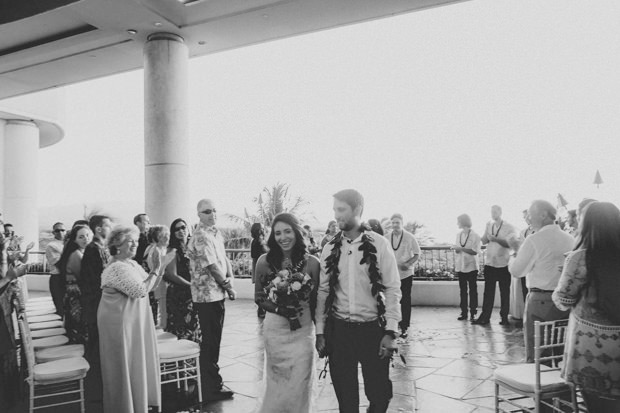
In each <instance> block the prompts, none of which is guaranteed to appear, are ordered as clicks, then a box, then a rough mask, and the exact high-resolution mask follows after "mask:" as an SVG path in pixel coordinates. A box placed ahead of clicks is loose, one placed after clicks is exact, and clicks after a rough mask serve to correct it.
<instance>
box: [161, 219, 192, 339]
mask: <svg viewBox="0 0 620 413" xmlns="http://www.w3.org/2000/svg"><path fill="white" fill-rule="evenodd" d="M170 234H171V235H170V242H169V244H168V252H170V251H173V250H175V251H176V257H175V259H174V260H172V262H171V263H170V264H169V265H168V266H167V267H166V271H165V272H164V280H166V281H167V282H168V283H169V285H168V292H167V294H166V305H167V307H168V322H167V323H166V331H168V332H170V333H172V334H175V335H176V336H177V337H178V338H180V339H185V340H191V341H195V342H196V343H200V340H201V332H200V325H199V324H198V312H197V311H196V310H195V309H194V304H193V303H192V291H191V289H190V286H191V282H190V280H191V276H190V273H189V257H188V256H187V239H188V234H189V231H188V227H187V223H186V222H185V221H184V220H182V219H181V218H177V219H175V220H174V221H173V222H172V225H170Z"/></svg>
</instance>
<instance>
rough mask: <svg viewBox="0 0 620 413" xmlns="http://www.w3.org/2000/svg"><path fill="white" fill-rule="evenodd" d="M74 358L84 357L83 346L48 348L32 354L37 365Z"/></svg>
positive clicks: (70, 345) (67, 345)
mask: <svg viewBox="0 0 620 413" xmlns="http://www.w3.org/2000/svg"><path fill="white" fill-rule="evenodd" d="M74 357H84V345H83V344H66V345H64V346H58V347H48V348H44V349H41V350H39V351H35V352H34V358H35V361H36V362H37V363H47V362H48V361H55V360H61V359H69V358H74Z"/></svg>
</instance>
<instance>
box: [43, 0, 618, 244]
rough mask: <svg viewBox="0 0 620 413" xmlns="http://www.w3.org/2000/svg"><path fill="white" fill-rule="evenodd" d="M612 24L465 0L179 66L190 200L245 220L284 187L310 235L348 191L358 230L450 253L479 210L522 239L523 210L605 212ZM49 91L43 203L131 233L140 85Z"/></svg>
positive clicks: (140, 190)
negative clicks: (185, 83)
mask: <svg viewBox="0 0 620 413" xmlns="http://www.w3.org/2000/svg"><path fill="white" fill-rule="evenodd" d="M619 15H620V2H617V1H611V0H599V1H596V2H587V1H581V0H579V1H577V0H545V1H537V0H521V1H514V0H473V1H466V2H463V3H459V4H455V5H451V6H447V7H438V8H434V9H429V10H424V11H420V12H415V13H409V14H405V15H399V16H395V17H391V18H385V19H380V20H376V21H372V22H367V23H362V24H355V25H351V26H345V27H340V28H336V29H332V30H327V31H321V32H318V33H312V34H308V35H303V36H297V37H293V38H288V39H282V40H278V41H273V42H269V43H264V44H259V45H254V46H249V47H245V48H242V49H236V50H231V51H227V52H222V53H218V54H214V55H209V56H204V57H200V58H194V59H191V60H190V65H189V84H190V92H189V102H190V116H189V133H190V140H191V158H190V168H191V172H190V175H191V178H190V179H191V182H190V188H191V199H192V203H194V200H195V201H197V200H198V199H200V198H203V197H210V198H213V199H215V200H216V202H217V204H218V209H219V210H220V211H223V212H225V213H230V214H235V215H242V214H243V211H244V208H247V209H248V211H249V212H250V213H252V212H253V211H254V209H255V206H254V203H253V201H252V200H253V199H254V198H255V197H256V196H258V194H259V193H260V192H261V190H262V189H263V188H264V187H266V186H272V185H274V184H276V183H277V182H285V183H289V184H290V190H291V192H292V193H293V194H295V195H300V196H302V197H304V198H305V199H306V200H307V201H308V202H309V204H308V206H307V208H306V209H307V212H308V214H307V219H308V220H309V222H310V223H311V224H312V225H313V226H314V227H315V228H316V229H320V230H323V229H324V228H323V227H324V226H326V224H327V222H328V221H329V220H330V219H331V218H332V215H333V214H332V202H333V201H332V195H333V194H334V193H335V192H336V191H338V190H340V189H343V188H355V189H358V190H359V191H360V192H361V193H362V194H363V195H364V197H365V202H366V206H365V211H364V216H363V218H365V219H368V218H379V219H380V218H383V217H389V216H390V215H391V214H393V213H395V212H400V213H402V214H403V215H404V217H405V221H413V220H415V221H418V222H420V223H423V224H424V225H425V226H426V228H427V230H428V231H429V232H430V233H431V234H432V235H433V236H434V237H435V238H436V239H437V240H438V241H448V242H454V237H455V234H456V233H457V232H458V228H457V226H456V217H457V216H458V215H460V214H462V213H468V214H469V215H470V216H471V217H472V220H473V229H474V230H476V231H477V232H479V233H482V232H483V230H484V226H485V223H486V222H487V221H488V220H489V219H490V206H491V205H493V204H498V205H500V206H502V207H503V209H504V218H505V219H506V221H508V222H510V223H512V224H514V225H516V226H517V227H522V226H523V222H522V216H521V211H522V210H523V209H525V208H527V207H528V206H529V204H530V203H531V201H532V200H534V199H546V200H549V201H551V202H552V203H554V204H555V203H556V196H557V194H558V193H562V194H563V195H564V197H565V198H566V199H567V200H568V201H569V208H574V207H575V206H576V204H577V203H578V202H579V201H580V200H581V199H582V198H584V197H594V198H597V199H601V200H610V201H613V202H616V203H617V201H618V200H620V186H618V185H617V184H616V183H617V182H619V181H620V167H619V166H618V165H619V164H620V163H619V162H618V160H617V158H618V156H619V155H620V140H619V139H618V138H617V137H618V134H619V132H620V116H618V114H619V113H620V26H619V25H618V22H617V18H618V16H619ZM64 89H65V95H66V105H67V107H66V113H67V121H66V123H65V124H63V125H62V126H63V127H64V129H65V138H64V139H63V140H62V141H61V142H60V143H58V144H56V145H54V146H52V147H49V148H45V149H43V150H41V151H39V160H40V176H39V188H40V190H39V202H40V205H41V207H58V206H64V205H72V204H73V205H82V204H86V205H87V206H88V208H95V207H97V205H105V206H106V209H113V211H111V213H115V214H116V215H117V216H118V215H121V216H122V219H125V220H126V222H130V220H131V218H132V217H133V213H134V212H133V211H135V212H136V213H137V212H139V211H141V210H143V209H144V184H143V182H144V137H143V136H144V135H143V118H144V114H143V72H142V71H141V70H140V71H134V72H130V73H125V74H121V75H116V76H111V77H107V78H103V79H98V80H94V81H89V82H84V83H79V84H75V85H72V86H68V87H65V88H64ZM597 170H599V171H600V173H601V175H602V178H603V181H604V184H603V185H601V187H600V188H598V189H597V188H596V186H595V185H593V184H592V182H593V180H594V175H595V173H596V171H597ZM69 178H70V183H71V184H70V186H68V187H66V189H64V190H60V191H59V190H58V185H57V183H58V182H67V179H69ZM73 211H74V210H72V213H73V214H75V212H73ZM129 211H132V212H129ZM80 212H81V211H78V213H80ZM220 215H221V214H220ZM312 217H314V218H315V219H314V218H312ZM76 218H77V217H76ZM188 218H190V220H193V219H194V217H188ZM49 219H52V218H49ZM65 219H67V221H69V218H65ZM220 221H223V222H221V223H222V224H224V225H232V224H231V223H230V222H229V221H227V220H226V219H225V218H223V217H221V216H220ZM164 224H169V223H164Z"/></svg>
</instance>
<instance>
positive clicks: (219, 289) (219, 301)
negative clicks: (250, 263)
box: [187, 199, 237, 401]
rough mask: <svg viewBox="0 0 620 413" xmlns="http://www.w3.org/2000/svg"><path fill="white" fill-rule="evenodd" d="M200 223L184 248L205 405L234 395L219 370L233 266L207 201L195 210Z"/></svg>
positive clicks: (231, 289)
mask: <svg viewBox="0 0 620 413" xmlns="http://www.w3.org/2000/svg"><path fill="white" fill-rule="evenodd" d="M197 212H198V218H199V219H200V222H199V223H198V226H197V228H196V230H195V231H194V233H193V234H192V237H191V238H190V240H189V243H188V245H187V254H188V256H189V259H190V273H191V277H192V281H191V284H192V285H191V290H192V301H193V302H194V308H196V309H197V310H198V319H199V320H200V328H201V330H202V342H201V343H200V375H201V378H202V387H203V395H204V397H205V400H207V401H216V400H223V399H229V398H231V397H232V396H233V392H232V391H231V390H230V389H229V388H228V387H226V386H224V381H223V380H222V376H220V373H219V371H220V367H219V366H218V362H219V358H220V343H221V341H222V330H223V328H224V300H225V298H226V296H228V298H229V299H231V300H234V299H235V298H236V295H237V294H236V292H235V290H234V289H233V276H232V266H231V265H230V261H228V258H226V250H225V249H224V239H223V237H222V234H221V233H220V232H219V231H218V230H217V228H216V227H215V224H216V223H217V211H216V208H215V203H214V202H213V201H212V200H210V199H201V200H200V201H199V202H198V206H197Z"/></svg>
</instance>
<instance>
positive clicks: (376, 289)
mask: <svg viewBox="0 0 620 413" xmlns="http://www.w3.org/2000/svg"><path fill="white" fill-rule="evenodd" d="M361 230H362V245H360V247H359V251H362V252H363V256H362V259H361V260H360V265H363V264H368V277H369V278H370V284H372V287H371V293H372V295H373V296H374V297H376V299H377V312H378V315H379V325H380V326H381V327H385V325H386V321H385V285H383V284H382V283H381V271H380V270H379V267H378V266H377V247H375V245H374V244H373V241H374V238H373V237H372V235H370V234H369V233H368V232H369V231H368V228H366V226H365V225H364V224H362V226H361ZM342 238H343V233H342V231H340V232H339V233H338V234H336V235H335V236H334V238H333V239H332V240H331V241H330V244H333V247H332V251H331V253H330V254H329V256H328V257H327V258H326V259H325V269H326V272H327V275H328V276H329V294H328V295H327V299H326V300H325V313H326V314H327V315H328V316H330V315H332V314H333V313H334V311H335V306H334V299H335V298H336V286H337V285H338V276H339V275H340V270H339V269H338V263H339V262H340V256H341V251H340V248H341V247H342Z"/></svg>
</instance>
